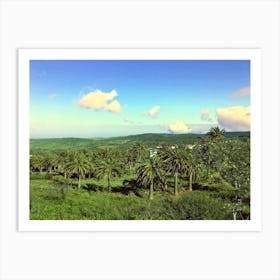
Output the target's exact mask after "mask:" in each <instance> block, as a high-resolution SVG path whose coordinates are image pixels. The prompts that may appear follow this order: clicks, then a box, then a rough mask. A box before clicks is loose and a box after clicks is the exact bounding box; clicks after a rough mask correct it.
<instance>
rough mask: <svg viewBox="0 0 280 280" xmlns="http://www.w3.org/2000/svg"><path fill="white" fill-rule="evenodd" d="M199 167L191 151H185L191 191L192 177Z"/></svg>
mask: <svg viewBox="0 0 280 280" xmlns="http://www.w3.org/2000/svg"><path fill="white" fill-rule="evenodd" d="M198 167H199V163H198V160H197V158H196V155H195V154H194V152H193V151H191V150H189V151H187V153H186V171H187V173H188V177H189V190H190V191H192V183H193V179H194V178H195V176H196V173H197V170H198Z"/></svg>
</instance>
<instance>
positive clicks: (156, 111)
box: [142, 105, 160, 118]
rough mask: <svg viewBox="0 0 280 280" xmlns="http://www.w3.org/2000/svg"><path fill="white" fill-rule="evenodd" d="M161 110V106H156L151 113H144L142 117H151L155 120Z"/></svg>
mask: <svg viewBox="0 0 280 280" xmlns="http://www.w3.org/2000/svg"><path fill="white" fill-rule="evenodd" d="M159 109H160V106H159V105H157V106H154V107H153V108H151V109H150V110H149V111H144V112H142V115H143V116H148V117H151V118H155V117H156V116H157V114H158V111H159Z"/></svg>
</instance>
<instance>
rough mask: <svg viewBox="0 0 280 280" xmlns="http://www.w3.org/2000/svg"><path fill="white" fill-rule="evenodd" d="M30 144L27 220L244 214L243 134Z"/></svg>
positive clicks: (246, 154) (246, 155) (246, 167)
mask: <svg viewBox="0 0 280 280" xmlns="http://www.w3.org/2000/svg"><path fill="white" fill-rule="evenodd" d="M71 145H72V146H71ZM30 147H31V149H30V218H31V219H36V220H38V219H69V220H73V219H77V220H82V219H99V220H105V219H106V220H116V219H120V220H131V219H154V220H155V219H156V220H164V219H165V220H166V219H172V220H185V219H190V220H201V219H207V220H229V219H250V134H249V133H225V131H223V130H220V129H219V128H217V127H215V128H212V129H211V130H210V131H209V132H208V133H207V134H206V135H195V134H192V135H167V134H145V135H136V136H127V137H115V138H109V139H78V138H63V139H36V140H35V139H33V140H31V143H30Z"/></svg>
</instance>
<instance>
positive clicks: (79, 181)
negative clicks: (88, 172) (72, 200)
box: [78, 174, 81, 189]
mask: <svg viewBox="0 0 280 280" xmlns="http://www.w3.org/2000/svg"><path fill="white" fill-rule="evenodd" d="M80 188H81V175H80V174H79V180H78V189H80Z"/></svg>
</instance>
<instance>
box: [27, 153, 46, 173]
mask: <svg viewBox="0 0 280 280" xmlns="http://www.w3.org/2000/svg"><path fill="white" fill-rule="evenodd" d="M43 168H44V157H43V155H41V154H32V155H30V169H31V171H39V172H40V173H42V171H43Z"/></svg>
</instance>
